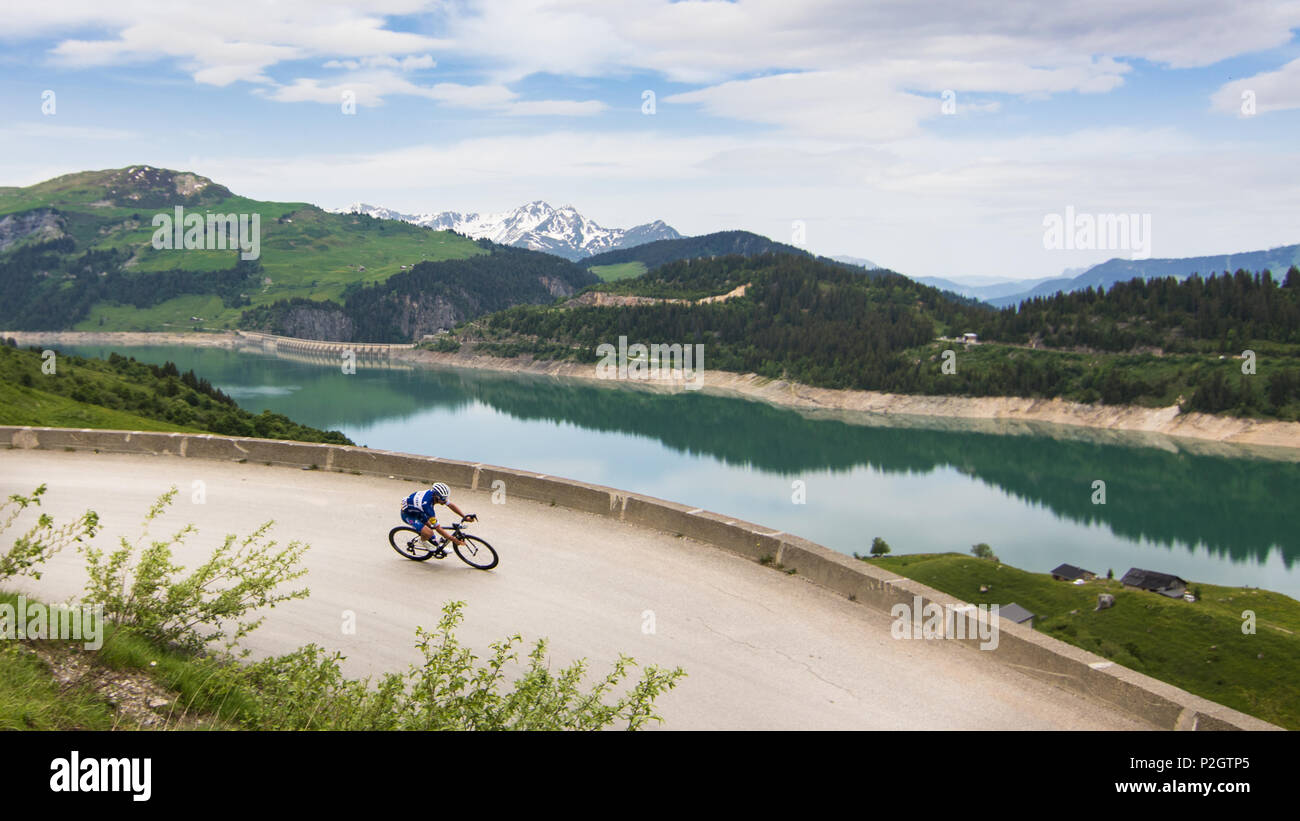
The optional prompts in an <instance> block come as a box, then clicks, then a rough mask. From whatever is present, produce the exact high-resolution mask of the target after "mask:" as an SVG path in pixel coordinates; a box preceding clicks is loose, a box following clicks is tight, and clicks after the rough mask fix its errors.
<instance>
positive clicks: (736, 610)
mask: <svg viewBox="0 0 1300 821" xmlns="http://www.w3.org/2000/svg"><path fill="white" fill-rule="evenodd" d="M196 481H201V482H202V483H203V489H204V494H205V501H204V502H203V503H202V504H196V503H195V502H194V501H193V500H192V494H193V488H194V482H196ZM42 482H44V483H47V484H48V485H49V492H48V494H47V496H46V501H45V504H44V505H43V508H44V509H45V510H46V511H47V512H49V513H52V514H54V515H55V516H56V518H57V520H58V521H64V520H67V519H69V518H71V517H73V516H75V515H76V514H78V513H79V512H81V511H83V510H85V509H87V508H91V509H94V510H96V511H98V512H99V514H100V516H101V519H102V521H103V523H104V525H105V528H104V531H103V533H102V534H101V536H100V537H98V541H99V544H101V545H102V546H107V545H110V544H113V543H115V542H116V538H117V537H118V536H119V535H134V534H136V533H138V530H139V522H140V519H141V516H142V514H143V513H144V512H145V511H146V510H147V509H148V506H149V504H150V502H151V501H152V500H153V499H154V498H156V497H157V495H158V494H159V493H161V492H162V491H164V490H165V489H166V488H167V487H168V486H170V485H173V484H174V485H177V486H178V487H179V488H180V489H181V493H180V494H179V496H178V499H177V502H176V504H174V505H173V507H172V509H171V510H170V511H169V512H168V513H167V514H166V516H165V517H163V518H162V519H160V520H159V521H158V522H157V523H156V529H155V533H158V534H161V533H168V532H171V531H173V530H175V529H176V528H177V527H179V526H180V525H182V524H184V523H189V522H192V523H194V524H195V525H196V526H197V527H198V529H199V533H198V536H197V538H193V539H192V540H191V542H192V543H191V545H190V546H189V547H187V548H186V549H184V550H182V551H181V552H179V553H178V558H179V559H180V561H181V563H182V564H185V565H193V564H194V563H196V562H197V561H198V560H199V559H200V557H202V556H205V555H206V554H207V552H208V551H210V550H211V549H212V547H213V546H215V544H217V543H219V541H220V540H221V538H222V537H223V536H224V535H225V534H227V533H232V532H233V533H239V534H244V533H247V532H249V531H251V530H252V529H253V528H255V527H256V526H257V525H259V524H260V523H262V522H264V521H266V520H268V519H274V520H275V521H276V526H275V528H274V530H273V533H274V534H275V535H276V537H277V538H278V539H280V540H281V541H289V540H291V539H301V540H305V541H307V542H309V543H310V544H311V549H310V550H309V551H308V552H307V554H306V565H307V567H308V568H309V570H310V572H309V575H308V576H307V577H306V583H307V584H308V585H309V586H310V588H311V597H310V598H309V599H307V600H305V601H300V602H292V603H290V604H289V605H287V606H286V605H281V606H279V607H277V608H275V609H274V610H271V611H269V617H268V619H267V622H266V624H265V625H264V626H263V627H262V628H261V629H259V630H258V631H257V632H255V633H254V634H253V635H252V636H251V637H250V638H249V639H248V642H247V644H248V646H249V647H251V648H252V649H253V651H254V653H255V654H258V655H261V654H268V653H277V652H286V651H288V650H291V649H293V648H295V647H297V646H300V645H302V644H306V643H308V642H316V643H318V644H321V645H322V646H325V647H328V648H334V649H338V650H340V651H342V652H343V653H345V654H346V655H347V656H348V659H349V661H348V672H349V673H350V674H353V675H364V674H368V673H375V672H380V671H384V670H394V669H402V668H404V667H405V665H406V664H408V663H410V662H412V661H415V660H416V659H417V658H418V654H417V652H416V651H415V649H414V647H413V639H414V628H415V626H416V625H425V626H426V627H432V626H434V625H435V624H436V622H437V615H438V611H439V609H440V607H441V605H442V603H443V602H445V601H447V600H449V599H463V600H465V601H467V602H468V607H467V618H466V621H465V624H464V625H463V626H462V629H461V631H460V633H459V635H460V637H461V638H462V640H464V641H466V642H467V643H469V644H471V645H472V646H474V647H476V648H478V649H479V650H480V651H486V650H487V645H488V643H489V642H491V641H493V640H496V639H499V638H502V637H504V636H506V635H508V634H510V633H514V632H520V633H522V634H523V636H524V638H525V640H527V641H529V642H531V641H532V640H535V639H536V638H539V637H542V636H545V637H549V639H550V641H551V645H550V646H551V657H552V659H553V660H554V661H555V662H557V663H565V662H568V661H570V660H572V659H574V658H577V657H586V658H587V659H589V660H590V661H591V662H592V668H593V670H594V671H595V672H603V671H604V670H606V669H607V668H608V665H609V663H610V662H612V661H613V660H614V659H615V658H617V656H618V654H619V653H620V652H625V653H627V654H629V655H632V656H634V657H635V658H636V659H637V660H638V661H639V662H643V663H657V664H661V665H667V666H674V665H681V666H682V667H684V668H685V669H686V671H687V672H688V673H689V677H688V678H687V679H685V680H684V681H683V682H682V683H681V684H680V685H679V686H678V688H677V689H676V690H673V691H671V692H669V693H667V694H666V695H665V696H663V697H662V698H661V700H660V702H659V705H660V707H661V710H662V713H663V715H664V717H665V723H664V725H663V726H664V727H666V728H671V729H700V728H709V729H769V728H771V729H911V730H914V729H1144V728H1146V725H1144V724H1142V723H1140V722H1138V721H1136V720H1135V719H1133V718H1131V717H1129V716H1127V715H1126V714H1123V713H1119V712H1118V711H1116V710H1114V709H1113V708H1111V707H1109V706H1106V705H1104V704H1100V703H1096V702H1091V701H1088V700H1085V699H1083V698H1081V697H1079V696H1076V695H1074V694H1071V693H1068V692H1066V691H1064V690H1060V689H1057V688H1055V687H1051V686H1050V685H1047V684H1044V683H1041V682H1039V681H1037V680H1035V679H1031V678H1028V677H1026V676H1024V675H1023V674H1021V673H1018V672H1015V671H1013V670H1010V669H1007V668H1004V667H1002V666H1000V665H998V664H996V663H994V662H993V661H992V660H991V659H990V658H989V657H988V656H987V655H985V654H982V653H979V652H975V651H972V650H970V649H967V648H963V647H959V646H956V645H955V644H950V643H947V642H943V641H928V642H927V641H905V640H895V639H892V638H891V637H890V634H889V623H890V620H889V616H888V615H887V614H884V613H881V612H878V611H874V610H870V609H868V608H866V607H864V606H861V605H857V604H854V603H852V602H849V601H847V600H845V599H844V598H842V597H840V596H837V595H835V594H832V593H830V592H829V591H827V590H825V589H823V588H820V587H818V586H816V585H814V584H812V583H811V582H808V581H806V580H804V579H802V578H799V577H798V576H787V575H785V574H783V573H780V572H778V571H775V570H772V569H769V568H765V567H762V566H761V565H759V564H757V563H755V562H752V561H748V560H745V559H741V558H738V557H735V556H732V555H730V554H727V553H725V552H723V551H721V550H717V549H715V548H712V547H710V546H707V545H703V544H699V543H696V542H692V541H690V540H686V539H679V538H676V537H674V536H672V535H666V534H661V533H658V532H656V531H651V530H647V529H643V528H640V527H636V526H633V525H628V524H624V523H621V522H617V521H613V520H610V519H606V518H602V517H598V516H593V515H590V514H584V513H575V512H572V511H569V510H565V509H563V508H555V507H549V506H543V505H540V504H535V503H532V502H527V501H522V500H513V499H508V500H507V502H506V503H505V504H503V505H494V504H492V503H491V499H490V494H489V493H486V492H479V493H472V492H469V491H457V492H455V493H454V494H453V501H455V502H457V503H458V504H459V505H461V507H462V509H465V510H468V511H472V512H477V513H479V514H480V517H481V520H482V521H481V523H480V524H479V525H478V526H477V528H476V529H477V531H478V532H480V533H481V534H482V535H483V536H484V537H486V538H488V539H489V540H490V541H491V542H492V543H493V544H494V545H495V546H496V547H497V548H498V550H499V551H500V553H501V554H502V561H501V564H500V566H499V567H498V568H497V569H496V570H494V571H491V572H482V571H477V570H473V569H471V568H469V567H467V566H466V565H464V564H462V563H461V562H460V561H459V560H457V559H456V558H455V557H454V556H453V557H451V558H449V559H447V560H445V561H441V562H439V561H437V560H431V561H429V562H427V563H423V564H421V563H416V562H411V561H406V560H403V559H402V558H401V557H399V556H397V555H396V554H395V553H394V552H393V551H392V550H391V549H390V548H389V547H388V545H387V541H386V534H387V532H388V530H389V528H391V527H392V526H393V525H395V524H397V523H398V522H397V507H398V501H399V499H400V497H402V496H404V495H405V494H406V493H408V492H410V491H411V490H415V489H416V488H415V487H414V486H413V485H411V483H409V482H403V481H397V480H391V479H383V478H374V477H362V476H353V475H350V474H339V473H324V472H317V471H304V470H299V469H294V468H282V467H267V466H264V465H251V464H243V465H241V464H234V463H225V462H216V461H207V460H199V459H181V458H175V457H166V456H130V455H120V454H93V453H82V452H77V453H70V452H63V451H22V450H7V451H0V493H3V494H4V495H5V496H8V495H9V494H11V493H15V492H25V491H30V490H31V489H32V488H34V487H35V486H36V485H38V484H40V483H42ZM6 535H9V536H12V533H10V534H6ZM84 578H85V573H84V570H83V568H82V565H81V561H80V557H79V555H78V554H76V553H75V552H66V551H65V552H64V553H62V554H60V555H58V556H57V557H55V559H54V560H52V561H51V563H50V564H49V565H48V567H47V571H46V573H45V576H44V578H42V579H41V580H40V581H39V582H34V581H31V580H26V579H24V580H22V581H21V582H20V583H13V582H11V583H10V584H9V586H10V587H16V588H18V589H22V590H25V591H26V592H28V593H31V594H36V595H40V596H42V597H44V598H45V599H46V600H48V601H53V600H60V599H63V598H66V597H68V596H72V595H74V594H76V593H77V592H78V591H79V590H80V589H81V586H82V584H83V582H84ZM348 611H351V612H352V613H355V623H356V632H355V634H354V635H345V634H344V632H343V624H344V620H345V616H346V613H347V612H348ZM651 617H652V618H653V632H647V631H646V628H647V627H648V626H649V623H650V619H651ZM481 654H482V653H481Z"/></svg>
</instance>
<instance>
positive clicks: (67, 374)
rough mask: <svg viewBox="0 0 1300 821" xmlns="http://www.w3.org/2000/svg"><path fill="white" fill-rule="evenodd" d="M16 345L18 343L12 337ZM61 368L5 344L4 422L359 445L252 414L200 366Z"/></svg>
mask: <svg viewBox="0 0 1300 821" xmlns="http://www.w3.org/2000/svg"><path fill="white" fill-rule="evenodd" d="M10 343H12V340H10ZM52 361H53V363H54V364H53V373H49V372H47V370H48V368H46V367H43V366H44V365H45V362H46V360H45V358H44V357H43V356H42V354H41V352H39V351H36V350H24V349H20V348H18V347H16V346H14V345H13V344H0V425H33V426H50V427H83V428H108V429H117V430H161V431H191V432H199V433H221V434H226V435H228V436H256V437H259V438H262V439H294V440H297V441H300V442H325V443H332V444H339V445H351V444H353V442H352V441H351V440H350V439H348V438H347V437H346V436H344V435H343V434H341V433H339V432H338V431H322V430H317V429H316V428H311V427H308V426H306V425H299V424H298V423H296V422H294V421H293V420H291V419H289V418H288V417H286V416H284V415H282V414H278V413H271V412H269V411H263V412H262V413H260V414H254V413H250V412H248V411H246V410H244V409H242V408H240V407H239V406H238V405H236V404H235V401H234V400H233V399H231V398H230V397H229V396H226V395H225V394H224V393H222V392H221V391H219V390H217V389H216V388H214V387H212V385H211V384H209V383H208V381H207V380H205V379H202V378H200V377H198V376H196V375H195V374H194V372H193V371H188V372H186V373H180V371H179V370H178V369H177V368H176V366H175V365H173V364H172V363H170V362H168V363H166V364H165V365H163V366H161V367H160V366H156V365H147V364H145V363H143V362H137V361H136V360H135V359H134V358H129V357H124V356H121V355H119V354H112V355H111V356H110V357H109V358H108V359H107V360H103V359H88V358H84V357H79V356H65V355H62V354H57V353H56V355H55V357H54V358H53V360H52Z"/></svg>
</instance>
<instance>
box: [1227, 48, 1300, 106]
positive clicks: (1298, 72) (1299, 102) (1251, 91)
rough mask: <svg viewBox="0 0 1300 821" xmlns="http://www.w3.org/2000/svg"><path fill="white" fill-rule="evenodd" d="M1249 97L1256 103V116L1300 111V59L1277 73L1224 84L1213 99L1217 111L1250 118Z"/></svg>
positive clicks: (1273, 72) (1258, 75)
mask: <svg viewBox="0 0 1300 821" xmlns="http://www.w3.org/2000/svg"><path fill="white" fill-rule="evenodd" d="M1246 95H1249V98H1250V99H1251V100H1253V103H1254V109H1255V111H1254V113H1255V114H1264V113H1266V112H1269V111H1285V110H1287V109H1292V108H1300V58H1297V59H1295V60H1292V61H1291V62H1289V63H1287V64H1286V65H1284V66H1282V67H1281V68H1279V69H1277V70H1276V71H1266V72H1263V73H1261V74H1256V75H1255V76H1253V77H1246V78H1245V79H1242V80H1234V81H1232V82H1231V83H1226V84H1224V85H1223V86H1222V87H1221V88H1220V89H1219V90H1218V91H1216V92H1215V93H1214V96H1212V97H1211V98H1210V105H1211V107H1212V108H1213V109H1214V110H1216V111H1223V112H1226V113H1229V114H1237V115H1238V116H1248V115H1247V114H1246V111H1245V110H1244V108H1243V105H1244V103H1245V101H1246V99H1247V98H1246Z"/></svg>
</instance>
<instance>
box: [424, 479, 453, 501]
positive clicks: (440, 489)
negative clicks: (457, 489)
mask: <svg viewBox="0 0 1300 821" xmlns="http://www.w3.org/2000/svg"><path fill="white" fill-rule="evenodd" d="M429 490H432V491H433V495H434V498H436V499H438V500H439V501H442V502H445V501H447V499H449V498H450V497H451V490H450V488H448V487H447V486H446V485H444V484H443V483H442V482H436V483H434V485H433V487H431V488H429Z"/></svg>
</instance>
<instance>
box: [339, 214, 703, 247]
mask: <svg viewBox="0 0 1300 821" xmlns="http://www.w3.org/2000/svg"><path fill="white" fill-rule="evenodd" d="M333 213H336V214H343V213H352V214H366V215H368V216H371V217H374V218H376V219H389V220H399V221H401V222H408V223H411V224H412V225H419V226H422V227H424V228H432V229H434V230H435V231H455V232H456V233H458V234H463V235H465V236H467V237H470V238H472V239H488V240H491V241H492V242H495V243H497V244H498V245H510V246H513V247H515V248H526V249H528V250H530V251H543V252H545V253H548V254H555V255H556V256H561V257H564V258H565V259H568V260H572V261H578V260H585V259H587V258H588V257H591V256H593V255H595V254H599V253H602V252H605V251H611V250H615V249H619V248H631V247H634V246H637V245H642V244H644V243H647V242H653V241H655V240H664V239H680V238H681V234H679V233H677V231H676V230H675V229H673V228H672V227H671V226H669V225H668V224H667V223H665V222H664V221H663V220H655V221H653V222H648V223H645V224H644V225H637V226H634V227H632V228H627V229H623V228H605V227H603V226H601V225H598V224H596V223H595V222H593V221H591V220H589V219H587V218H586V217H584V216H583V215H582V214H580V213H578V210H577V209H576V208H574V207H573V206H571V205H566V206H563V207H561V208H553V207H552V206H550V205H549V204H547V203H546V202H544V201H542V200H534V201H533V202H530V203H527V204H525V205H521V206H519V207H518V208H515V209H513V210H510V211H502V212H498V213H491V214H480V213H477V212H471V213H462V212H460V211H441V212H438V213H429V214H403V213H401V212H399V211H394V210H393V209H391V208H383V207H381V206H376V205H369V204H367V203H363V202H356V203H353V204H352V205H350V206H348V207H347V208H339V209H333Z"/></svg>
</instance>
